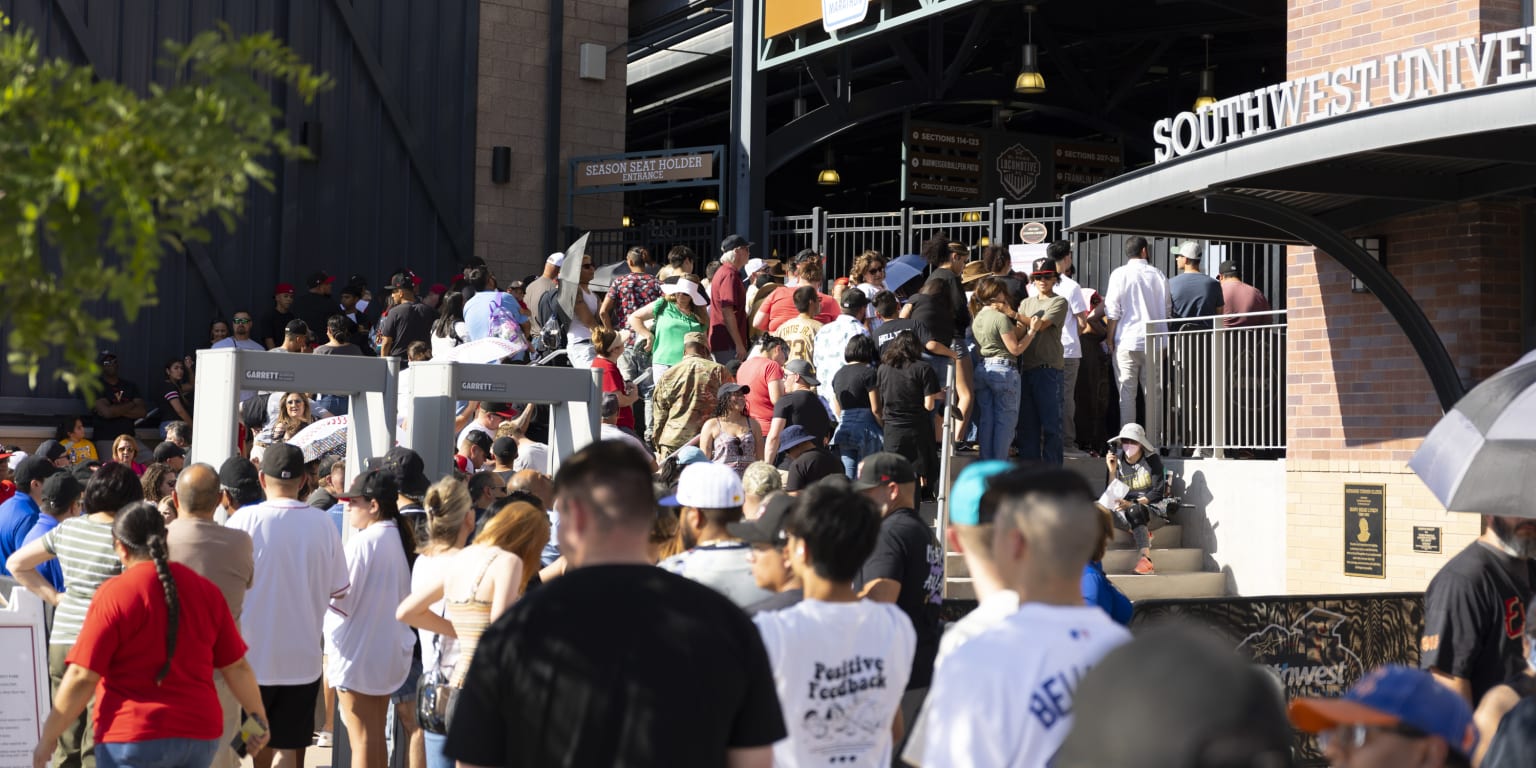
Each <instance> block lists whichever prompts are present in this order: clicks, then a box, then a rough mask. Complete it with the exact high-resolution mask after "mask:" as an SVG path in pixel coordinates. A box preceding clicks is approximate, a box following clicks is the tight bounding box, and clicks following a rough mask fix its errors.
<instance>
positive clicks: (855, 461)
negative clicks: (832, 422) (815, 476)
mask: <svg viewBox="0 0 1536 768" xmlns="http://www.w3.org/2000/svg"><path fill="white" fill-rule="evenodd" d="M832 445H833V446H834V447H835V448H837V453H838V456H839V457H840V458H841V459H842V460H843V472H844V474H846V475H848V479H850V480H854V479H857V478H858V471H859V462H861V461H863V460H864V457H865V456H868V455H870V454H871V453H879V452H880V451H881V449H883V448H884V447H885V432H884V430H882V429H881V428H880V425H879V424H878V423H876V422H875V412H874V411H871V410H870V409H868V408H849V409H848V410H846V411H843V420H842V421H841V422H839V423H838V425H837V429H836V430H834V431H833V432H832Z"/></svg>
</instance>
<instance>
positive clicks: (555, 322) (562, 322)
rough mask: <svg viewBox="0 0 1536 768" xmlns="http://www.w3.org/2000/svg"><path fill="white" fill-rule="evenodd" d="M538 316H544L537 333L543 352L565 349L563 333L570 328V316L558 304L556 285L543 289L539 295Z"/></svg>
mask: <svg viewBox="0 0 1536 768" xmlns="http://www.w3.org/2000/svg"><path fill="white" fill-rule="evenodd" d="M539 317H542V318H544V325H543V327H542V328H540V333H539V338H540V340H541V341H542V342H543V345H544V352H545V353H546V354H548V353H549V352H553V351H555V350H557V349H565V334H566V332H567V331H569V330H570V329H571V316H570V315H568V314H566V313H565V309H564V308H562V307H561V306H560V288H559V287H558V286H557V287H555V288H551V289H549V290H547V291H545V292H544V295H543V296H540V297H539Z"/></svg>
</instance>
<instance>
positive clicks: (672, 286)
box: [661, 277, 709, 307]
mask: <svg viewBox="0 0 1536 768" xmlns="http://www.w3.org/2000/svg"><path fill="white" fill-rule="evenodd" d="M661 292H662V293H667V294H672V293H686V294H688V298H690V299H693V304H694V306H697V307H707V306H709V299H706V298H704V292H703V291H700V290H699V284H698V283H695V282H694V281H692V280H688V279H685V278H681V277H679V278H669V279H668V280H667V282H665V283H662V284H661Z"/></svg>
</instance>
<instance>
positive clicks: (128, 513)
mask: <svg viewBox="0 0 1536 768" xmlns="http://www.w3.org/2000/svg"><path fill="white" fill-rule="evenodd" d="M112 536H113V538H115V539H117V541H118V543H119V544H122V545H123V548H124V549H126V550H128V554H130V555H132V556H133V557H135V558H140V559H143V558H148V559H150V560H152V561H154V563H155V573H156V574H157V575H158V576H159V577H160V588H161V589H162V590H164V591H165V607H166V619H165V665H164V666H162V667H160V672H159V673H158V674H156V675H155V684H156V685H159V684H160V682H161V681H163V680H165V676H166V675H168V674H170V672H171V658H172V657H174V656H175V655H176V629H177V625H178V623H179V621H180V619H181V600H180V598H178V597H177V595H176V581H175V580H174V579H172V578H171V563H170V549H169V548H168V547H167V546H166V543H165V518H164V517H162V516H161V515H160V509H159V508H158V507H156V506H155V505H154V504H151V503H149V502H147V501H136V502H134V503H132V504H129V505H128V506H126V507H124V508H123V509H121V510H120V511H118V513H117V518H116V519H115V520H114V521H113V523H112Z"/></svg>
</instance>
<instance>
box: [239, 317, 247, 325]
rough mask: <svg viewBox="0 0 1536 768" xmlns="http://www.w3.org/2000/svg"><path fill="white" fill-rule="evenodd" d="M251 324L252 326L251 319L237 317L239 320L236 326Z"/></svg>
mask: <svg viewBox="0 0 1536 768" xmlns="http://www.w3.org/2000/svg"><path fill="white" fill-rule="evenodd" d="M250 324H251V319H250V318H249V317H237V318H235V325H250Z"/></svg>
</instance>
